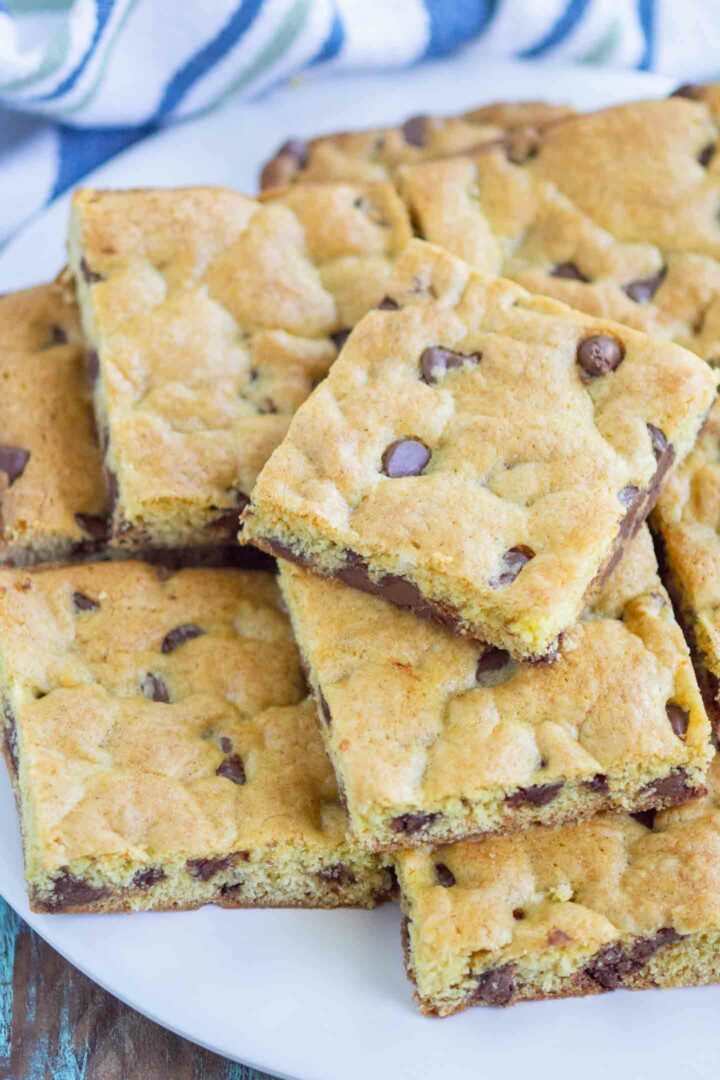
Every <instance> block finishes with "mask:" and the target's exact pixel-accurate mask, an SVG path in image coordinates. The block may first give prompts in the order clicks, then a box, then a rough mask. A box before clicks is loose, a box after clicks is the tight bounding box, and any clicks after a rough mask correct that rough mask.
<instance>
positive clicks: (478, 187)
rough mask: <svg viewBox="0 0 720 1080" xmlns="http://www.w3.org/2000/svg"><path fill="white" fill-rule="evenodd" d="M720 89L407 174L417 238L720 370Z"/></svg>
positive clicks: (636, 107) (611, 112)
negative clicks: (667, 342) (675, 345)
mask: <svg viewBox="0 0 720 1080" xmlns="http://www.w3.org/2000/svg"><path fill="white" fill-rule="evenodd" d="M718 101H720V87H707V88H700V89H699V90H698V92H697V95H696V97H695V98H694V99H688V98H684V97H673V98H670V99H669V100H666V101H643V102H636V103H633V104H629V105H620V106H616V107H614V108H611V109H605V110H602V111H600V112H596V113H590V114H585V115H582V116H576V117H570V118H568V119H567V120H566V121H564V122H563V123H561V124H557V125H551V126H549V127H547V128H546V129H545V130H544V131H543V132H542V133H541V134H540V136H539V137H538V138H537V139H536V140H535V142H534V144H533V145H530V144H528V146H527V148H526V152H525V153H522V152H521V148H519V147H518V148H516V149H517V152H515V153H514V152H513V151H512V150H508V148H507V147H506V146H496V147H487V148H486V149H485V150H484V151H483V152H482V153H481V154H477V155H475V156H473V155H470V156H467V157H465V158H462V159H461V158H455V159H453V160H447V161H439V162H431V163H427V164H420V165H416V166H408V167H406V168H404V169H402V170H401V171H400V174H399V183H400V189H401V191H402V192H403V195H404V197H405V198H406V200H407V202H408V206H409V207H410V211H411V213H412V216H413V219H414V221H415V222H416V223H417V225H418V228H419V230H420V235H422V236H423V237H425V239H427V240H431V241H434V242H435V243H438V244H442V245H443V246H444V247H446V248H447V249H448V250H450V251H452V252H453V253H454V254H456V255H460V256H462V257H463V258H466V259H468V261H470V262H471V263H472V264H473V265H474V266H477V267H478V268H479V269H481V270H482V271H484V272H485V273H494V274H503V275H504V276H506V277H509V278H512V279H513V280H515V281H518V282H519V283H520V284H522V285H524V286H525V288H528V289H530V290H531V291H533V292H538V293H542V294H544V295H547V296H553V297H555V298H556V299H559V300H563V301H565V302H566V303H569V304H572V305H573V306H574V307H576V308H579V309H580V310H582V311H586V312H588V313H589V314H591V315H595V316H598V317H601V318H611V319H615V320H617V321H618V322H623V323H626V324H627V325H629V326H632V327H634V328H635V329H638V330H643V331H645V332H647V333H651V334H654V335H656V336H660V337H666V338H671V339H673V340H676V341H678V342H679V343H680V344H683V345H685V346H686V347H688V348H692V349H693V350H694V351H695V352H697V353H699V355H701V356H703V357H704V358H706V359H708V360H711V361H713V362H714V361H715V360H718V361H720V301H718V295H719V293H720V262H719V261H718V260H719V258H720V240H719V239H718V230H717V221H716V217H717V205H718V200H719V199H720V155H719V154H717V153H716V146H717V140H718V123H719V121H720V108H718Z"/></svg>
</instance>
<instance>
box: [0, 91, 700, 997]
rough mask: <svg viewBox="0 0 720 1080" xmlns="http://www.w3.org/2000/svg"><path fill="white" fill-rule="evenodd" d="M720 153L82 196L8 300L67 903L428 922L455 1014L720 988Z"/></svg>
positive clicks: (654, 115)
mask: <svg viewBox="0 0 720 1080" xmlns="http://www.w3.org/2000/svg"><path fill="white" fill-rule="evenodd" d="M719 127H720V86H719V87H715V86H708V87H685V88H682V89H681V91H679V92H678V94H676V95H674V96H673V97H671V98H670V99H668V100H665V101H649V102H642V103H636V104H629V105H624V106H619V107H616V108H612V109H607V110H603V111H601V112H597V113H594V114H588V115H575V114H573V113H572V112H571V111H570V110H569V109H564V108H560V107H556V106H549V105H541V104H531V103H528V104H523V105H512V106H510V105H497V106H488V107H485V108H483V109H479V110H476V111H475V112H473V113H469V114H466V115H464V116H461V117H453V118H446V119H430V118H427V117H413V118H412V119H411V120H409V121H407V122H406V123H405V124H404V125H403V126H402V127H401V128H389V129H385V130H375V131H368V132H355V133H348V134H344V135H339V136H328V137H324V138H319V139H315V140H313V141H311V142H303V141H300V140H297V139H293V140H290V141H289V142H288V143H287V144H286V145H285V146H284V147H283V148H282V150H281V151H280V152H279V153H278V155H277V156H276V157H275V158H274V159H273V161H271V162H270V163H268V165H267V166H266V167H265V169H264V170H263V176H262V180H263V188H264V190H263V193H262V194H261V195H260V196H259V197H257V198H250V197H246V196H244V195H240V194H237V193H235V192H232V191H227V190H220V189H214V188H202V189H194V190H153V191H149V190H145V191H126V192H113V191H91V190H83V191H80V192H78V193H77V194H76V197H75V200H74V206H73V212H72V218H71V222H70V230H69V243H68V249H69V262H68V269H67V270H65V271H63V273H62V274H61V275H60V277H59V278H58V279H57V281H55V282H54V283H52V284H49V285H45V286H39V287H38V288H35V289H31V290H26V291H25V292H22V293H17V294H15V295H11V296H5V297H2V298H0V372H1V373H2V379H3V385H4V393H3V394H2V396H0V494H1V496H2V520H1V522H0V524H1V538H0V557H1V558H2V561H3V563H4V564H5V568H4V569H2V570H0V691H1V695H2V707H3V717H4V735H5V739H4V743H5V751H6V757H7V761H8V766H9V769H10V772H11V774H12V778H13V782H14V785H15V791H16V795H17V801H18V806H19V811H20V820H21V825H22V835H23V844H24V851H25V862H26V874H27V882H28V889H29V894H30V902H31V906H32V907H33V909H34V910H36V911H43V912H50V913H61V912H109V911H137V910H157V909H180V908H189V907H195V906H198V905H201V904H204V903H217V904H221V905H223V906H227V907H248V906H280V905H282V906H284V905H295V906H299V907H336V906H342V905H357V906H363V907H372V906H374V905H375V904H377V903H379V902H381V901H383V900H387V899H392V898H397V897H398V896H399V899H400V902H401V905H402V909H403V915H404V918H403V936H404V946H405V958H406V965H407V970H408V974H409V975H410V977H411V978H412V979H413V980H414V981H415V983H416V987H417V995H416V996H417V999H418V1002H419V1004H420V1006H421V1008H422V1010H423V1011H424V1012H426V1013H428V1014H433V1015H441V1016H445V1015H448V1014H450V1013H453V1012H456V1011H458V1010H460V1009H463V1008H465V1007H467V1006H468V1005H473V1004H478V1005H479V1004H485V1005H507V1004H510V1003H512V1002H514V1001H518V1000H528V999H535V998H546V997H562V996H568V995H574V994H589V993H598V992H601V991H603V990H609V989H614V988H616V987H619V986H627V987H633V988H641V987H648V986H671V985H685V984H692V983H707V982H713V981H720V767H718V766H715V765H713V764H711V762H712V759H713V755H714V738H715V736H716V733H717V731H718V729H719V728H720V615H719V614H718V613H719V612H720V406H719V405H713V402H714V400H715V396H716V390H717V384H718V374H717V370H718V366H720V212H719V211H720V154H717V155H716V154H715V150H716V146H717V145H718V140H719V138H720V136H719ZM656 504H657V505H656ZM653 507H655V509H653ZM651 511H652V514H651V516H650V528H648V526H647V525H646V524H645V521H646V518H647V517H648V515H649V514H650V512H651ZM653 539H654V541H655V543H654V544H653ZM658 557H659V558H660V566H658V561H657V559H658ZM274 559H277V564H276V563H275V561H274Z"/></svg>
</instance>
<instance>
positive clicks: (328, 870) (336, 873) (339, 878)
mask: <svg viewBox="0 0 720 1080" xmlns="http://www.w3.org/2000/svg"><path fill="white" fill-rule="evenodd" d="M317 876H318V878H319V879H320V881H324V882H325V883H326V884H327V885H344V886H347V885H356V884H357V877H356V876H355V874H354V873H353V872H352V870H351V869H350V867H349V866H344V865H343V864H342V863H334V864H333V865H332V866H324V867H323V868H322V870H318V872H317Z"/></svg>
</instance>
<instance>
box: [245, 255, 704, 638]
mask: <svg viewBox="0 0 720 1080" xmlns="http://www.w3.org/2000/svg"><path fill="white" fill-rule="evenodd" d="M380 308H381V310H377V311H374V312H371V313H370V314H368V315H367V316H366V317H365V319H363V320H362V322H361V323H360V324H359V325H358V327H357V328H356V329H355V331H354V333H353V334H352V335H351V336H350V338H349V340H348V342H347V344H346V345H345V347H344V348H343V351H342V354H341V356H340V358H339V360H338V361H337V362H336V363H335V365H334V366H333V368H332V370H331V372H330V374H329V376H328V378H327V379H326V380H325V382H324V383H323V384H322V385H321V386H319V387H318V388H317V390H316V391H315V392H314V393H313V394H312V396H311V397H310V399H309V400H308V401H306V402H305V404H304V405H302V406H301V408H300V409H299V411H298V412H297V414H296V415H295V417H294V419H293V422H292V424H291V426H290V430H289V432H288V435H287V437H286V439H285V440H284V441H283V443H282V445H281V446H280V447H279V448H278V449H277V450H276V451H275V453H274V454H273V455H272V457H271V458H270V461H269V462H268V464H267V465H266V466H265V469H264V470H263V472H262V474H261V476H260V478H259V480H258V482H257V485H256V487H255V489H254V491H253V495H252V503H251V505H250V506H249V507H248V509H247V510H246V511H245V514H244V521H245V527H244V532H243V536H244V537H245V538H247V539H248V540H250V541H251V542H252V543H255V544H256V545H257V546H259V547H261V548H264V549H265V550H267V551H269V552H272V553H274V554H276V555H279V556H280V557H282V558H287V559H290V560H295V561H298V562H301V563H304V564H307V565H308V566H310V567H311V568H312V569H313V570H314V571H316V572H317V573H320V574H324V575H325V576H328V577H335V578H338V579H340V580H341V581H343V582H345V583H346V584H348V585H352V586H354V587H356V588H360V589H365V590H367V591H370V592H375V593H379V594H381V595H383V596H385V597H386V598H387V599H388V600H391V601H392V602H394V603H396V604H398V605H400V606H403V607H409V608H411V609H412V610H413V611H414V612H415V613H416V614H418V615H421V616H423V617H428V618H434V619H437V620H439V621H441V622H443V623H445V624H447V625H449V626H452V627H453V628H454V629H455V630H456V631H459V632H461V633H464V634H468V635H469V636H471V637H475V638H478V639H481V640H483V641H485V642H488V643H489V644H491V645H494V646H497V647H498V648H501V649H505V650H507V651H508V652H510V654H511V655H512V656H513V657H515V658H517V659H541V658H545V659H550V658H552V657H553V656H555V655H556V653H557V651H558V648H559V635H560V634H562V633H563V631H565V630H567V629H568V627H570V626H571V625H573V623H574V622H575V621H576V620H577V618H578V616H579V614H580V612H581V610H582V608H583V607H584V606H585V604H586V603H587V600H588V597H589V596H590V595H591V594H592V593H593V590H595V589H596V588H597V587H598V584H599V583H600V582H601V581H602V579H603V577H604V576H606V575H607V573H608V572H609V570H610V568H611V567H612V566H613V565H614V564H615V563H616V561H617V559H618V558H619V557H620V554H621V552H622V547H623V545H624V543H625V542H626V540H627V539H628V537H629V536H630V535H632V534H633V532H635V531H636V530H637V528H638V527H639V525H640V524H641V522H642V521H643V519H644V518H645V516H646V514H647V513H648V511H649V509H650V507H651V506H652V504H653V503H654V501H655V498H656V496H657V492H658V488H659V485H660V482H661V480H662V478H663V476H664V474H665V473H666V472H667V470H668V469H669V467H670V465H671V464H672V462H673V460H674V459H675V458H679V459H682V458H683V457H684V456H685V455H686V454H687V452H688V450H689V449H690V447H691V446H692V444H693V442H694V440H695V436H696V434H697V431H698V429H699V427H700V424H701V422H702V418H703V416H704V414H705V413H706V412H707V410H708V408H709V407H710V404H711V402H712V399H713V397H714V394H715V387H716V381H717V376H716V374H715V373H714V372H713V371H712V370H711V369H710V368H709V367H708V365H707V364H704V363H702V362H701V361H700V360H698V358H697V357H695V356H693V355H692V354H691V353H689V352H686V351H685V350H684V349H682V348H680V347H679V346H677V345H674V344H672V343H669V342H654V341H652V340H651V339H650V338H648V337H646V336H645V335H642V334H638V333H637V332H635V331H633V330H630V329H626V328H623V327H621V326H618V325H617V324H615V323H611V322H609V321H607V320H604V319H593V318H591V317H589V316H587V315H582V314H580V313H579V312H576V311H573V310H572V309H571V308H568V307H566V306H565V305H563V304H559V303H558V302H557V301H554V300H550V299H546V298H543V297H538V296H533V295H531V294H529V293H527V292H526V291H525V290H524V289H522V288H520V287H519V286H518V285H514V284H512V283H511V282H509V281H505V280H502V279H491V278H487V277H484V276H482V275H480V274H479V273H477V272H476V271H474V270H472V269H471V268H470V267H469V266H468V265H467V264H466V263H464V262H462V261H461V260H459V259H456V258H454V257H453V256H451V255H448V254H447V253H446V252H443V251H441V250H440V249H439V248H436V247H434V246H433V245H429V244H424V243H422V242H421V241H417V240H416V241H413V242H412V243H411V244H410V245H408V247H407V249H406V251H405V253H404V254H403V256H402V257H401V258H400V259H399V260H398V263H397V264H396V273H395V274H394V276H393V279H392V281H391V282H390V288H389V298H388V299H387V300H385V301H384V302H383V303H382V304H381V305H380Z"/></svg>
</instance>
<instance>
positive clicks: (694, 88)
mask: <svg viewBox="0 0 720 1080" xmlns="http://www.w3.org/2000/svg"><path fill="white" fill-rule="evenodd" d="M701 89H702V88H701V87H700V86H698V85H696V84H695V83H682V85H681V86H678V87H677V89H676V90H673V92H672V93H671V94H670V97H681V98H689V99H690V100H691V101H695V100H696V99H697V98H698V97H699V96H700V90H701Z"/></svg>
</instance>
